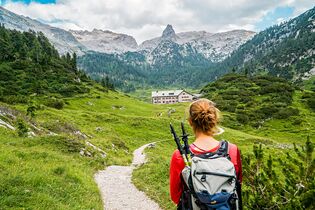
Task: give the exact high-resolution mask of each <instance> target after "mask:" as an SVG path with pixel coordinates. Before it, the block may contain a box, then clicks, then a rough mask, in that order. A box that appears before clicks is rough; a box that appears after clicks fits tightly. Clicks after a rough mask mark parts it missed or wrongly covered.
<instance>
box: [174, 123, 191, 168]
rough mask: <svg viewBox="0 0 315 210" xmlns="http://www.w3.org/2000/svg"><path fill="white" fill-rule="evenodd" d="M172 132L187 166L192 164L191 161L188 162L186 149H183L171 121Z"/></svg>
mask: <svg viewBox="0 0 315 210" xmlns="http://www.w3.org/2000/svg"><path fill="white" fill-rule="evenodd" d="M170 128H171V133H172V134H173V137H174V140H175V142H176V145H177V149H178V150H179V153H180V155H181V156H182V158H183V160H184V163H185V165H186V166H190V163H189V162H188V158H187V157H186V153H185V150H184V149H183V147H182V145H181V144H180V140H179V138H178V136H177V134H176V132H175V129H174V127H173V125H172V124H171V123H170Z"/></svg>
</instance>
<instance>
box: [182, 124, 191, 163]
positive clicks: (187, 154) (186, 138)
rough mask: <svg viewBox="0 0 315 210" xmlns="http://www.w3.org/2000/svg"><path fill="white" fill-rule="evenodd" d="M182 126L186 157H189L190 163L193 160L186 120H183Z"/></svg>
mask: <svg viewBox="0 0 315 210" xmlns="http://www.w3.org/2000/svg"><path fill="white" fill-rule="evenodd" d="M181 128H182V134H183V135H182V141H183V142H184V149H185V152H186V154H185V155H186V158H187V161H188V162H189V163H190V162H191V152H190V149H189V144H188V136H189V135H188V134H187V133H186V130H185V125H184V122H181Z"/></svg>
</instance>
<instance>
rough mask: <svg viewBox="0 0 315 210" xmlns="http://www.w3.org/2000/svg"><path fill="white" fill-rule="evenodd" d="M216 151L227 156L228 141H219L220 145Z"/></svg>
mask: <svg viewBox="0 0 315 210" xmlns="http://www.w3.org/2000/svg"><path fill="white" fill-rule="evenodd" d="M217 153H218V154H219V155H222V156H228V155H229V142H227V141H226V140H222V141H220V147H219V149H218V150H217Z"/></svg>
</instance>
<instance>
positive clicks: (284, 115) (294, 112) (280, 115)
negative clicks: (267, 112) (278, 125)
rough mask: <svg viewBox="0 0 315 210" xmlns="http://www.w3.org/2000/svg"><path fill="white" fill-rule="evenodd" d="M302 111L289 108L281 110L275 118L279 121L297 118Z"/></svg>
mask: <svg viewBox="0 0 315 210" xmlns="http://www.w3.org/2000/svg"><path fill="white" fill-rule="evenodd" d="M299 113H300V111H299V110H298V109H295V108H292V107H287V108H281V109H280V110H279V111H278V112H277V113H276V114H275V115H274V117H275V118H277V119H287V118H289V117H291V116H297V115H299Z"/></svg>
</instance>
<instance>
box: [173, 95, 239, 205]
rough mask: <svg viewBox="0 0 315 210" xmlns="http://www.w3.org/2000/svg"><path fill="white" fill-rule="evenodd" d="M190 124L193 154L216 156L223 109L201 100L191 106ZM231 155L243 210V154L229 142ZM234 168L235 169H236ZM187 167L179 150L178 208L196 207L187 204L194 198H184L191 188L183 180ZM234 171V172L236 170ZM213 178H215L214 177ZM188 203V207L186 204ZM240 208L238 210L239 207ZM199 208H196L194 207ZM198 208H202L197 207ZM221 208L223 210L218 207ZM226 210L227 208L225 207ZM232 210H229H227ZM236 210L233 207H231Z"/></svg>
mask: <svg viewBox="0 0 315 210" xmlns="http://www.w3.org/2000/svg"><path fill="white" fill-rule="evenodd" d="M188 121H189V124H190V126H191V127H192V129H193V131H194V134H195V138H196V139H195V141H194V142H193V143H192V144H191V145H190V151H191V153H192V154H194V155H202V154H206V153H215V152H217V151H218V149H219V148H220V145H221V143H220V141H218V140H216V139H215V138H214V134H215V132H216V131H217V125H218V121H219V110H218V109H217V108H216V107H215V104H214V103H213V102H212V101H210V100H208V99H199V100H197V101H195V102H193V103H192V104H191V105H190V107H189V119H188ZM227 151H228V152H227V153H228V155H229V158H230V161H231V162H232V163H233V164H230V165H234V168H235V173H236V174H235V175H236V192H237V193H236V194H237V197H238V199H237V200H238V207H237V209H242V203H241V202H242V201H241V183H242V162H241V157H240V151H239V149H238V148H237V146H236V145H234V144H232V143H228V150H227ZM232 167H233V166H232ZM184 168H185V163H184V161H183V158H182V156H181V155H180V152H179V151H178V150H176V151H175V152H174V153H173V156H172V159H171V164H170V195H171V199H172V201H173V202H174V203H175V204H177V206H178V209H192V207H186V208H184V206H185V205H188V204H187V203H188V202H189V201H187V200H188V199H190V198H191V196H190V195H189V196H187V195H184V193H183V192H184V191H187V190H185V189H187V185H186V184H185V182H184V180H183V177H182V170H183V169H184ZM233 170H234V169H233ZM212 177H213V176H212ZM214 181H215V180H214ZM184 203H185V204H184ZM190 206H191V205H190ZM235 208H236V207H235ZM194 209H195V208H194ZM196 209H201V208H199V207H197V208H196ZM218 209H220V208H218ZM222 209H224V208H222ZM226 209H229V208H226ZM231 209H233V208H231Z"/></svg>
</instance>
